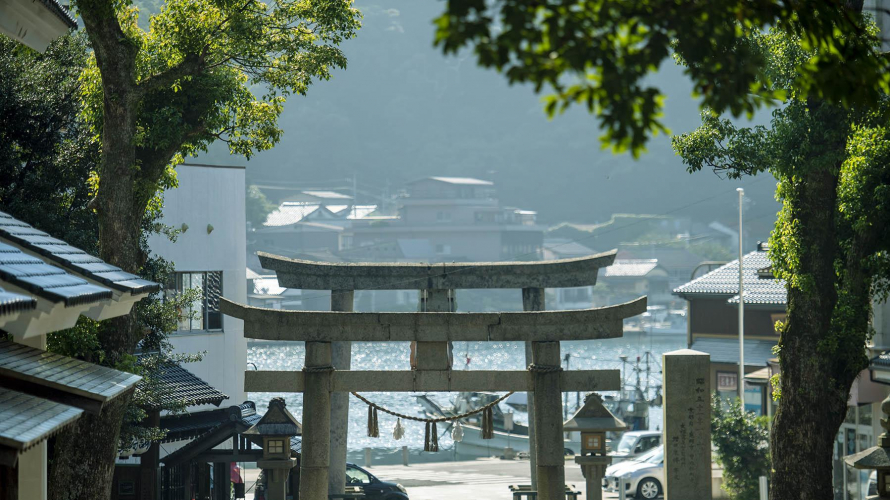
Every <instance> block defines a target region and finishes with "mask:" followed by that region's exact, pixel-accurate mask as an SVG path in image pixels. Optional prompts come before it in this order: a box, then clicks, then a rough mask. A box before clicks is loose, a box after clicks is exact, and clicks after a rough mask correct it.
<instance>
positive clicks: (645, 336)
mask: <svg viewBox="0 0 890 500" xmlns="http://www.w3.org/2000/svg"><path fill="white" fill-rule="evenodd" d="M685 347H686V335H685V334H675V333H672V334H660V333H653V334H649V333H628V334H625V336H624V337H622V338H617V339H608V340H591V341H574V342H562V356H563V357H565V355H566V354H567V353H568V354H569V355H570V356H569V361H568V363H569V366H568V368H569V369H570V370H602V369H619V370H621V369H622V368H623V369H624V371H625V372H626V373H622V382H623V383H624V384H625V387H626V388H628V389H629V388H632V387H633V386H634V385H635V384H636V383H637V375H638V373H637V372H635V371H634V370H633V365H634V364H635V362H636V360H637V357H638V356H639V357H640V358H641V359H642V360H643V361H645V359H646V353H647V352H648V353H650V354H651V357H650V360H651V362H650V372H649V375H648V377H649V380H648V382H649V383H648V386H649V387H650V388H651V389H652V390H651V394H649V395H648V397H650V398H651V397H654V391H655V387H656V386H660V385H661V365H660V363H661V355H662V354H663V353H665V352H669V351H672V350H676V349H682V348H685ZM304 356H305V347H304V344H303V343H302V342H290V343H282V342H276V343H261V342H253V343H251V344H250V345H249V347H248V352H247V360H248V362H249V363H253V364H254V365H256V367H257V369H258V370H297V371H298V370H300V369H302V367H303V360H304ZM408 356H409V344H408V343H407V342H388V343H382V342H376V343H371V342H356V343H354V344H353V346H352V369H354V370H409V369H410V368H409V361H408ZM622 356H627V358H626V359H627V363H623V362H622V360H621V357H622ZM525 366H526V364H525V346H524V344H523V343H521V342H455V343H454V369H455V370H464V369H468V370H522V369H524V368H525ZM641 366H644V365H641ZM563 367H565V362H564V363H563ZM639 376H640V385H641V386H642V387H646V386H647V384H646V382H647V381H646V377H647V375H646V373H645V371H642V372H641V373H639ZM603 394H604V395H605V394H616V393H603ZM428 395H429V396H430V397H431V398H432V399H433V400H435V401H437V402H438V403H439V404H440V405H445V406H447V405H449V404H450V403H451V401H452V399H453V398H454V395H453V394H449V393H428ZM275 396H283V397H284V398H285V400H286V401H287V406H288V409H289V410H290V411H291V412H292V413H293V414H294V415H295V416H296V417H297V419H298V420H301V421H302V417H303V415H302V413H303V411H302V409H303V401H302V398H303V396H302V394H275V393H250V394H249V397H250V398H251V399H252V400H253V401H254V402H256V404H257V409H258V410H260V411H263V410H264V409H265V408H266V407H267V405H268V403H269V400H270V399H271V398H273V397H275ZM363 396H365V397H367V398H369V399H370V400H372V401H374V402H375V403H377V404H378V405H380V406H383V407H386V408H389V409H392V410H393V411H396V412H399V413H403V414H408V415H418V416H422V408H421V406H420V405H419V404H418V403H417V402H416V400H415V399H414V397H413V395H412V393H410V392H401V393H395V392H381V393H369V394H363ZM349 399H350V404H349V451H350V457H355V456H357V454H358V452H360V451H361V450H363V449H365V448H372V449H375V450H387V449H389V450H393V451H395V450H399V449H401V447H402V446H407V447H408V449H409V450H410V451H411V452H412V454H414V453H415V452H418V451H419V450H422V449H423V437H424V426H423V424H422V423H419V422H402V424H403V426H404V427H405V435H404V436H403V437H402V439H400V440H398V441H396V440H395V439H393V437H392V428H393V426H394V425H395V422H396V418H395V417H392V416H390V415H387V414H384V413H380V414H379V427H380V437H379V438H370V437H368V435H367V415H368V409H367V406H366V405H365V404H364V403H362V402H361V401H359V400H358V399H356V398H354V397H352V396H350V398H349ZM578 401H581V402H582V403H583V394H581V395H580V397H578V395H576V394H575V393H568V394H567V395H566V396H565V397H564V403H566V408H565V409H564V411H566V412H568V413H569V414H571V413H572V412H573V411H574V410H575V408H576V403H577V402H578ZM501 406H502V409H503V411H505V412H508V411H513V412H514V414H515V416H514V419H515V421H517V422H522V423H525V422H526V421H527V418H526V417H527V416H526V414H525V413H524V412H519V411H517V410H515V409H513V408H510V407H508V406H507V405H506V404H505V403H501ZM661 425H662V412H661V408H660V407H655V406H653V407H651V409H650V413H649V427H650V428H651V429H657V428H658V429H660V428H661ZM438 430H439V433H440V434H444V435H442V436H441V437H440V439H439V449H440V450H442V451H448V450H450V449H451V448H452V445H453V443H452V441H451V436H450V433H447V432H444V431H445V426H442V425H441V424H440V427H439V429H438ZM432 455H435V454H432ZM440 455H441V453H440ZM448 456H449V457H450V455H448ZM443 459H447V458H445V457H443Z"/></svg>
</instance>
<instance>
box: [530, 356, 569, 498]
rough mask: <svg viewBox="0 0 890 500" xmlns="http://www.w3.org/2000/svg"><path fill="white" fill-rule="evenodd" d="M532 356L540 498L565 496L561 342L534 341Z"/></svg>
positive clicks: (537, 472)
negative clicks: (534, 368) (534, 367)
mask: <svg viewBox="0 0 890 500" xmlns="http://www.w3.org/2000/svg"><path fill="white" fill-rule="evenodd" d="M532 356H533V360H534V365H535V366H536V370H535V371H533V373H532V376H533V377H534V387H535V394H534V405H535V423H534V425H535V453H536V455H537V456H536V457H535V458H536V460H537V463H536V468H535V469H536V474H537V480H538V490H537V491H538V498H544V499H552V500H555V499H558V498H564V497H565V489H566V480H565V463H566V461H565V447H564V446H563V442H564V439H565V438H564V436H563V431H562V388H561V387H560V378H561V376H560V375H561V373H560V372H561V371H562V366H561V362H562V358H561V357H560V355H559V342H532ZM551 368H553V371H544V370H547V369H551Z"/></svg>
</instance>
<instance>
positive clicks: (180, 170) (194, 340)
mask: <svg viewBox="0 0 890 500" xmlns="http://www.w3.org/2000/svg"><path fill="white" fill-rule="evenodd" d="M176 172H177V177H178V179H179V187H178V188H176V189H171V190H169V191H167V192H165V193H164V216H163V219H162V221H163V223H165V224H167V225H169V226H172V227H174V228H176V229H178V230H181V231H182V230H184V231H183V232H182V233H181V234H180V235H179V237H178V238H176V241H175V242H173V241H170V240H169V239H167V238H166V237H164V236H161V235H153V236H152V237H151V238H149V247H150V248H151V251H152V252H153V253H155V254H157V255H158V256H160V257H163V258H164V259H166V260H168V261H171V262H172V263H173V264H174V266H175V270H176V275H175V279H174V280H173V281H174V282H173V283H169V284H167V287H168V289H175V290H180V291H181V290H184V289H189V288H198V289H201V290H202V291H203V298H202V299H201V300H198V301H196V303H195V304H194V305H193V307H192V310H191V312H192V313H193V315H194V316H195V317H194V318H185V319H184V320H183V321H181V322H180V329H179V331H177V332H175V333H174V334H172V335H171V336H170V343H171V344H172V345H173V347H174V350H175V352H177V353H199V352H203V353H204V359H203V360H202V361H200V362H198V363H190V364H188V365H187V369H188V371H190V372H192V373H194V374H195V375H197V376H198V377H200V378H201V379H203V380H204V381H206V382H207V383H208V384H210V385H211V386H213V387H215V388H216V389H219V390H220V391H222V392H223V393H225V394H227V395H228V396H229V401H234V402H236V403H237V402H241V401H244V400H245V399H246V394H245V392H244V370H245V368H246V367H247V342H246V341H245V339H244V325H243V322H242V321H241V320H237V319H234V318H230V317H223V315H222V314H221V313H220V312H219V297H220V296H222V297H225V298H228V299H231V300H233V301H235V302H238V303H242V304H244V303H246V302H247V288H246V285H247V284H246V280H245V273H246V269H247V242H246V233H245V231H246V221H245V206H244V199H245V185H244V173H245V172H244V167H232V166H214V165H198V164H184V165H180V166H179V167H177V169H176ZM205 407H206V408H210V406H205Z"/></svg>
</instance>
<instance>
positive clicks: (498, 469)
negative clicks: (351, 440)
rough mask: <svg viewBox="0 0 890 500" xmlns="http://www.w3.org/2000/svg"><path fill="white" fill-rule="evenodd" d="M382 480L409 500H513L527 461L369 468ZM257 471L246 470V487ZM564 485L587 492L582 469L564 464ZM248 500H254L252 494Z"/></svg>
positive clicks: (526, 472)
mask: <svg viewBox="0 0 890 500" xmlns="http://www.w3.org/2000/svg"><path fill="white" fill-rule="evenodd" d="M367 469H368V471H370V472H371V473H372V474H374V475H375V476H377V477H378V478H379V479H381V480H383V481H391V482H395V483H400V484H401V485H402V486H404V487H405V488H406V489H407V490H408V496H409V497H410V498H411V500H488V499H503V500H512V498H513V497H512V496H511V494H510V490H509V486H510V485H512V484H529V465H528V461H524V460H523V461H520V460H498V459H480V460H471V461H463V462H437V463H426V464H414V465H410V466H408V467H405V466H402V465H384V466H374V467H368V468H367ZM257 474H258V471H247V474H245V475H246V479H247V483H248V487H250V486H252V482H253V481H255V480H256V475H257ZM566 483H567V484H570V485H573V486H574V489H575V490H578V491H581V493H582V496H581V497H580V498H584V496H583V494H584V493H586V488H585V485H584V477H583V476H582V475H581V468H580V467H578V466H577V465H575V464H574V463H573V462H568V461H567V462H566ZM617 498H618V495H616V494H610V493H605V492H604V494H603V499H604V500H605V499H609V500H617ZM247 500H253V498H252V495H251V493H250V492H249V493H248V495H247Z"/></svg>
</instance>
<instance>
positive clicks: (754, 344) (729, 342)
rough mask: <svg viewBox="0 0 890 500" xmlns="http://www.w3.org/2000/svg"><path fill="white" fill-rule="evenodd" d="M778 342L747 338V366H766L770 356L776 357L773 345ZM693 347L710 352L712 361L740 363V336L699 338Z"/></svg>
mask: <svg viewBox="0 0 890 500" xmlns="http://www.w3.org/2000/svg"><path fill="white" fill-rule="evenodd" d="M777 341H778V339H777ZM776 343H777V342H772V341H769V340H753V339H746V340H745V366H766V362H767V361H769V359H770V358H773V357H775V354H773V347H774V346H775V345H776ZM692 349H693V350H696V351H701V352H706V353H708V354H710V355H711V363H729V364H736V365H738V364H739V339H738V337H733V338H726V339H714V338H698V339H696V340H695V342H693V343H692Z"/></svg>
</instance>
